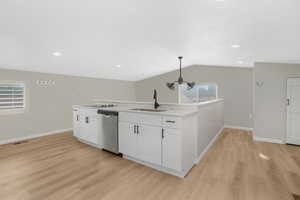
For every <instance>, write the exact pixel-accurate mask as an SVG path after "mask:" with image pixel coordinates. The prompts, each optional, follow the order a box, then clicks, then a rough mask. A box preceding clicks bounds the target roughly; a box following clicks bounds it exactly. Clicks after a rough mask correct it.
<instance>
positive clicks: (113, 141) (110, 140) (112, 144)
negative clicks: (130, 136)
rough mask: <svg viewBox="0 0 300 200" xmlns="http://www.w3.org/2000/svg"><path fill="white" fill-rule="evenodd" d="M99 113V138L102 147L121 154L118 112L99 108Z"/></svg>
mask: <svg viewBox="0 0 300 200" xmlns="http://www.w3.org/2000/svg"><path fill="white" fill-rule="evenodd" d="M98 114H99V118H98V119H99V120H100V121H99V124H100V126H99V138H100V140H101V141H100V143H101V144H102V145H101V146H102V148H103V149H105V150H107V151H110V152H112V153H115V154H119V142H118V115H119V114H118V112H114V111H107V110H98Z"/></svg>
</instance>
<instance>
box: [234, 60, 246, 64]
mask: <svg viewBox="0 0 300 200" xmlns="http://www.w3.org/2000/svg"><path fill="white" fill-rule="evenodd" d="M236 63H238V64H244V61H242V60H238V61H236Z"/></svg>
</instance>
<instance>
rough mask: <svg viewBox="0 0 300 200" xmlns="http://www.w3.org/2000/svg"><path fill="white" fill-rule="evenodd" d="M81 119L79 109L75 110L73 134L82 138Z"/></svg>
mask: <svg viewBox="0 0 300 200" xmlns="http://www.w3.org/2000/svg"><path fill="white" fill-rule="evenodd" d="M81 120H82V119H81V117H80V114H79V109H78V108H77V109H73V134H74V136H75V137H81V136H80V121H81Z"/></svg>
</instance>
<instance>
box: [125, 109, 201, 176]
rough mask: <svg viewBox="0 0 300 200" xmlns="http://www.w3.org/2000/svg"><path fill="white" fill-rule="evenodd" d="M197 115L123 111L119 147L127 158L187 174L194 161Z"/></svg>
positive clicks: (169, 171)
mask: <svg viewBox="0 0 300 200" xmlns="http://www.w3.org/2000/svg"><path fill="white" fill-rule="evenodd" d="M196 120H197V116H196V115H192V116H187V117H184V118H183V117H173V116H163V115H157V114H140V113H130V112H120V113H119V150H120V152H121V153H122V154H123V156H124V157H125V158H128V159H131V160H134V161H136V162H139V163H142V164H144V165H147V166H150V167H153V168H155V169H158V170H161V171H164V172H167V173H170V174H173V175H176V176H180V177H184V176H185V175H186V174H187V172H188V171H189V170H190V169H191V168H192V166H193V165H194V160H195V135H196V131H197V126H196V124H195V123H196Z"/></svg>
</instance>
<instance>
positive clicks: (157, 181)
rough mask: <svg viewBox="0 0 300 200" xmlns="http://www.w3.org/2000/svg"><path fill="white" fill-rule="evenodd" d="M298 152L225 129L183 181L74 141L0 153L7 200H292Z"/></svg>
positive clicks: (1, 188)
mask: <svg viewBox="0 0 300 200" xmlns="http://www.w3.org/2000/svg"><path fill="white" fill-rule="evenodd" d="M292 194H300V147H297V146H288V145H279V144H270V143H261V142H253V140H252V134H251V132H247V131H240V130H233V129H225V130H224V131H223V133H222V134H221V135H220V137H219V138H218V140H217V141H216V142H215V144H214V145H213V147H212V148H211V149H210V150H209V152H208V153H207V154H206V155H205V157H204V159H203V160H202V161H201V163H200V164H199V165H197V166H195V167H194V168H193V169H192V171H191V172H190V173H189V174H188V176H187V177H186V178H185V179H180V178H177V177H174V176H171V175H167V174H164V173H161V172H159V171H156V170H154V169H151V168H148V167H145V166H142V165H140V164H137V163H134V162H132V161H128V160H125V159H122V158H120V157H117V156H115V155H112V154H110V153H108V152H105V151H102V150H99V149H96V148H93V147H90V146H88V145H85V144H82V143H80V142H78V141H77V140H76V139H74V138H73V136H72V135H71V133H63V134H57V135H52V136H46V137H41V138H38V139H33V140H30V141H28V142H26V143H22V144H18V145H14V144H8V145H2V146H0V199H1V200H7V199H8V200H10V199H13V200H15V199H17V200H19V199H20V200H44V199H55V200H64V199H70V200H71V199H72V200H73V199H74V200H81V199H82V200H90V199H91V200H93V199H97V200H112V199H113V200H121V199H122V200H123V199H124V200H125V199H126V200H137V199H141V200H157V199H161V200H169V199H170V200H189V199H195V200H196V199H197V200H202V199H203V200H235V199H241V200H294V198H293V196H292Z"/></svg>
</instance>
